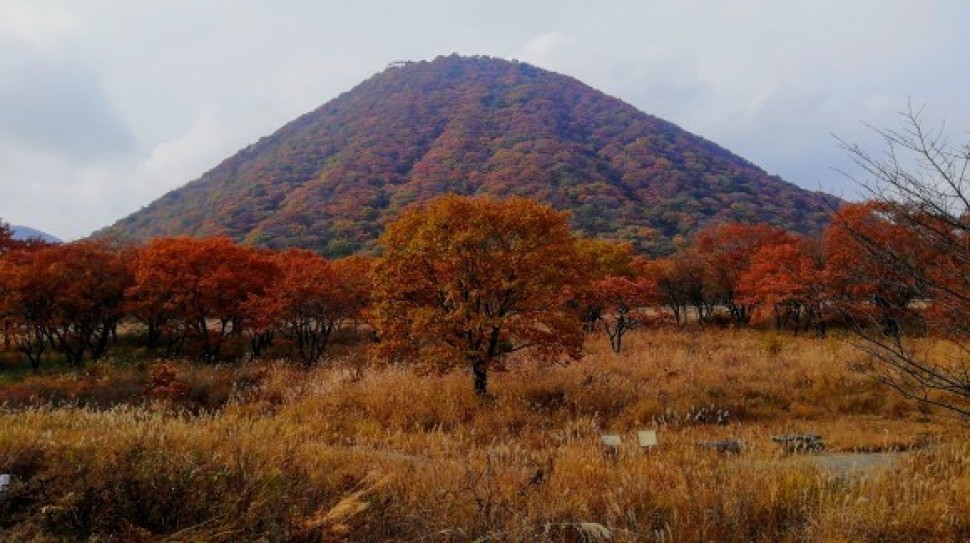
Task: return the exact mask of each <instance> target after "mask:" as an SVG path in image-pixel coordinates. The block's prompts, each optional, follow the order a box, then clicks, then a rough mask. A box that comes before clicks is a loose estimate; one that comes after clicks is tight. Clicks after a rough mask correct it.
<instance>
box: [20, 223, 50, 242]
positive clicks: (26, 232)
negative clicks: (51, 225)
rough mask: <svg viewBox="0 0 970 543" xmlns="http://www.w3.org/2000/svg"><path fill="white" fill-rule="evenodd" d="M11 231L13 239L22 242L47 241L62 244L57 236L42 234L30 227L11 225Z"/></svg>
mask: <svg viewBox="0 0 970 543" xmlns="http://www.w3.org/2000/svg"><path fill="white" fill-rule="evenodd" d="M10 230H11V231H12V232H13V239H16V240H20V241H27V240H29V239H35V240H39V241H46V242H47V243H62V242H61V240H60V239H58V238H57V237H55V236H52V235H50V234H48V233H47V232H41V231H40V230H37V229H36V228H31V227H29V226H18V225H16V224H12V225H10Z"/></svg>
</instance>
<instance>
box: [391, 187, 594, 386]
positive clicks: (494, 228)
mask: <svg viewBox="0 0 970 543" xmlns="http://www.w3.org/2000/svg"><path fill="white" fill-rule="evenodd" d="M381 245H382V246H383V248H384V251H385V253H384V258H383V259H382V260H381V262H380V263H379V264H378V267H377V270H376V273H375V278H376V281H377V284H376V285H375V294H376V298H377V308H376V322H377V325H378V327H379V330H380V333H381V335H382V339H384V340H385V342H386V343H385V347H386V349H385V350H386V352H387V353H388V354H392V355H398V354H402V353H403V352H407V353H409V354H415V355H418V356H422V355H424V356H427V355H428V354H429V353H434V360H432V363H434V364H438V365H441V364H444V366H445V367H447V366H449V365H454V364H466V363H469V362H473V363H474V362H476V361H479V362H481V361H485V362H491V361H493V360H495V359H496V358H497V357H498V356H500V355H502V354H504V353H509V352H513V351H516V350H519V349H524V348H532V349H533V350H534V352H535V353H536V354H537V355H538V356H542V357H545V358H554V357H557V356H559V355H562V354H570V355H574V356H578V355H579V350H580V346H581V343H582V333H581V329H580V323H579V319H578V317H577V315H576V314H575V312H574V311H572V310H570V308H568V307H567V302H568V301H570V299H571V298H572V296H573V295H574V294H575V293H577V292H578V290H579V289H580V288H581V287H582V286H583V285H584V283H585V281H586V271H585V270H584V269H583V266H582V259H581V258H580V254H579V252H578V250H577V247H576V243H575V240H574V238H573V236H572V235H571V234H570V232H569V229H568V226H567V222H566V216H565V215H564V214H563V213H559V212H556V211H554V210H553V209H552V208H550V207H547V206H544V205H541V204H538V203H535V202H532V201H529V200H525V199H522V198H512V199H509V200H505V201H499V200H494V199H489V198H461V197H457V196H445V197H442V198H439V199H437V200H434V201H432V202H430V203H428V204H425V205H422V206H418V207H413V208H411V209H409V210H407V211H405V212H404V213H403V214H402V216H401V217H400V218H399V219H398V220H397V221H395V222H393V223H391V224H390V225H388V227H387V230H386V231H385V233H384V235H383V236H382V238H381ZM422 351H423V352H422Z"/></svg>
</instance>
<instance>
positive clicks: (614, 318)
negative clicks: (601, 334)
mask: <svg viewBox="0 0 970 543" xmlns="http://www.w3.org/2000/svg"><path fill="white" fill-rule="evenodd" d="M592 290H593V293H594V297H595V299H596V300H597V301H598V302H599V305H600V307H601V308H602V312H601V313H600V316H599V319H600V320H601V321H602V322H603V328H604V329H605V330H606V335H607V336H609V338H610V347H611V348H612V349H613V352H616V353H619V352H620V351H621V350H623V336H624V335H625V334H626V332H627V331H629V330H630V329H631V328H633V327H634V326H636V324H637V322H638V321H640V320H641V319H642V318H644V317H645V315H644V314H642V313H641V311H642V310H643V309H644V308H646V307H647V306H650V305H652V304H653V303H654V301H655V300H656V299H657V294H656V285H655V284H654V281H653V279H652V278H650V277H648V276H638V277H634V278H630V277H623V276H617V275H608V276H606V277H603V278H602V279H597V280H596V281H594V282H593V286H592Z"/></svg>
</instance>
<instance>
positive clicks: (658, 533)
mask: <svg viewBox="0 0 970 543" xmlns="http://www.w3.org/2000/svg"><path fill="white" fill-rule="evenodd" d="M589 351H590V354H589V356H587V357H586V359H585V360H583V361H582V362H579V363H574V364H570V365H567V366H548V367H536V366H534V365H531V364H530V363H529V362H528V361H527V360H525V359H519V360H511V361H509V364H508V366H509V370H510V371H508V372H505V373H497V374H495V375H494V376H493V378H492V383H491V385H492V397H491V398H490V399H488V400H487V401H485V402H482V401H480V400H479V399H478V398H476V397H475V395H474V394H473V392H472V386H471V378H470V376H468V375H465V374H463V373H461V372H456V373H453V374H449V375H445V376H440V377H439V376H424V375H419V374H416V373H414V372H413V371H412V370H410V369H408V368H401V367H391V368H365V369H364V370H363V371H361V370H360V367H361V360H360V358H361V356H363V355H359V354H358V355H354V356H348V357H347V358H345V359H341V360H335V361H333V362H332V363H331V364H329V365H327V366H325V367H323V368H320V369H317V370H313V371H310V372H304V371H300V370H296V369H293V368H292V367H291V366H289V365H285V364H277V365H273V366H271V368H270V369H269V370H267V371H264V372H263V373H261V374H260V378H259V380H258V383H256V384H253V382H252V380H243V381H242V383H243V384H240V385H238V387H239V390H236V391H234V392H232V393H231V394H229V396H230V398H231V399H230V400H229V401H228V403H227V404H226V405H225V406H224V407H222V408H221V409H219V410H218V411H214V412H207V411H205V410H202V411H199V410H186V409H185V408H184V407H180V405H181V404H180V403H179V400H178V398H177V397H175V396H170V397H166V396H165V395H164V394H160V395H156V397H155V398H154V399H153V400H152V401H149V402H130V401H127V400H124V399H121V400H119V401H118V402H117V404H116V405H114V406H113V407H106V406H105V404H104V403H103V402H102V403H99V404H96V405H94V404H91V405H88V406H85V407H71V406H65V407H53V406H49V405H37V406H30V404H29V403H26V404H25V403H22V404H19V405H20V407H18V408H7V409H6V410H5V411H3V412H2V413H0V471H2V472H6V473H12V474H13V475H14V476H15V481H14V483H13V484H12V485H11V486H10V488H9V489H8V490H7V491H6V492H5V493H3V494H0V536H2V537H4V538H6V539H9V540H24V541H28V540H40V541H43V540H64V539H66V540H88V539H98V540H116V541H164V540H173V541H340V540H347V541H386V540H389V541H474V540H479V541H594V540H606V539H610V540H612V541H818V540H828V541H862V540H883V541H892V540H898V541H914V540H922V541H926V540H939V541H945V540H953V541H959V540H964V539H967V538H970V493H968V490H970V460H968V458H970V444H967V443H966V441H965V440H964V439H962V438H961V432H962V431H963V430H964V428H963V427H961V426H959V425H956V424H955V423H952V422H949V421H945V420H941V419H939V418H938V417H937V416H936V415H935V414H932V413H926V412H923V411H921V410H919V409H916V408H914V407H912V406H910V405H908V404H906V403H905V402H902V401H901V400H899V399H898V398H896V397H895V396H893V395H892V394H891V393H888V392H887V391H886V390H885V389H883V388H882V387H881V386H879V384H878V383H877V382H876V381H875V380H874V378H873V377H872V376H871V374H870V373H869V372H868V371H866V370H867V362H866V360H865V358H864V357H863V356H862V355H860V354H859V351H857V350H856V349H854V348H853V347H852V346H851V345H849V344H848V343H847V342H846V341H845V340H844V339H840V338H831V339H827V340H814V339H807V338H794V337H791V336H778V335H774V334H771V333H761V332H756V331H713V332H712V331H706V332H703V333H701V332H692V331H652V332H642V333H636V334H631V335H630V336H629V343H628V348H627V350H626V351H625V352H624V353H623V354H621V355H614V354H612V353H611V352H610V351H609V348H608V345H606V344H605V342H603V341H602V340H599V339H597V340H594V341H593V342H591V344H590V346H589ZM225 371H227V372H228V371H233V372H240V371H241V372H242V373H244V374H245V373H246V372H247V371H254V370H240V369H230V368H227V369H226V370H225ZM170 377H171V379H169V382H168V386H170V387H172V388H171V390H175V391H178V390H191V389H192V387H196V388H198V387H200V386H201V385H199V383H198V381H199V380H205V379H208V380H210V381H214V382H219V383H223V382H225V381H226V379H224V378H218V376H215V375H213V374H212V373H199V372H198V371H197V370H195V369H193V368H191V367H189V366H177V367H176V368H175V371H174V376H170ZM104 379H106V380H107V381H108V382H110V379H111V375H106V376H104ZM172 379H174V382H175V384H181V385H182V387H179V386H173V383H172V382H171V381H172ZM230 381H231V380H230ZM166 390H169V389H166ZM198 413H201V414H198ZM645 427H654V428H657V429H658V433H659V437H660V442H661V443H660V446H659V447H658V448H656V449H654V450H649V451H644V450H640V449H639V448H638V447H637V446H636V445H635V434H634V432H635V431H636V430H638V429H641V428H645ZM787 431H813V432H818V433H821V434H822V435H823V436H824V437H825V440H826V442H827V444H828V445H829V446H830V448H833V449H838V450H846V451H848V450H893V449H899V450H902V449H912V450H908V451H907V452H905V453H902V454H901V455H900V456H899V458H898V459H897V460H896V462H895V463H894V464H893V465H892V466H891V467H889V468H882V469H876V470H873V471H870V472H866V473H864V474H860V475H850V476H846V475H844V474H833V473H829V472H827V471H825V470H824V469H821V468H819V467H818V466H816V465H815V464H814V463H813V462H812V461H811V460H810V459H806V458H803V457H801V456H787V455H784V454H782V452H781V451H780V450H779V449H778V448H777V447H776V446H775V445H774V444H773V443H772V442H771V440H770V436H771V435H772V434H774V433H779V432H787ZM606 432H609V433H617V434H620V435H621V436H622V439H623V443H622V445H621V447H620V449H619V451H618V453H617V454H615V455H607V454H604V452H603V450H602V447H601V445H600V441H599V438H600V435H601V434H602V433H606ZM721 438H735V439H738V440H741V441H743V442H744V443H745V448H744V450H743V452H742V453H741V454H738V455H721V454H718V453H716V452H713V451H709V450H706V449H703V448H700V447H698V446H697V443H698V442H699V441H701V440H707V439H721Z"/></svg>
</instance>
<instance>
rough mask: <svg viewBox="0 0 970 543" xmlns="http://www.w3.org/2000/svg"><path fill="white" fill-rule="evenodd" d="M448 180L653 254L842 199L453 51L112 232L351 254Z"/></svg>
mask: <svg viewBox="0 0 970 543" xmlns="http://www.w3.org/2000/svg"><path fill="white" fill-rule="evenodd" d="M446 193H457V194H463V195H474V194H488V195H492V196H500V197H502V196H509V195H523V196H527V197H529V198H534V199H537V200H540V201H542V202H544V203H547V204H550V205H552V206H553V207H555V208H557V209H560V210H569V211H571V213H572V226H573V228H574V229H576V230H578V231H579V232H580V233H582V234H584V235H588V236H598V237H604V238H610V239H617V240H624V241H629V242H632V243H634V244H635V245H636V248H637V249H638V250H639V251H640V252H646V253H651V254H663V253H669V252H671V251H672V250H673V249H674V247H675V245H674V244H675V242H676V241H678V240H680V239H681V237H687V238H689V237H691V236H692V235H693V234H694V233H696V232H697V230H698V229H699V228H701V227H703V226H706V225H708V224H711V223H713V222H726V221H740V222H749V223H754V222H766V223H770V224H772V225H775V226H778V227H781V228H784V229H787V230H793V231H796V232H799V233H803V234H815V233H818V232H819V231H821V229H822V228H823V227H824V225H825V223H826V221H827V212H828V211H831V208H832V207H833V206H835V205H837V204H836V202H837V200H836V199H834V198H833V197H829V196H824V195H821V194H818V193H811V192H808V191H805V190H802V189H800V188H798V187H796V186H794V185H792V184H790V183H787V182H785V181H783V180H781V179H780V178H778V177H774V176H769V175H767V174H766V173H765V172H763V171H762V170H760V169H759V168H757V167H756V166H754V165H752V164H751V163H749V162H747V161H745V160H744V159H742V158H739V157H737V156H735V155H733V154H731V153H730V152H728V151H726V150H725V149H723V148H721V147H719V146H717V145H716V144H714V143H711V142H709V141H707V140H704V139H703V138H700V137H698V136H695V135H693V134H690V133H688V132H685V131H683V130H681V129H680V128H678V127H677V126H675V125H673V124H671V123H669V122H666V121H664V120H661V119H658V118H656V117H653V116H650V115H647V114H645V113H643V112H641V111H638V110H637V109H636V108H634V107H632V106H630V105H629V104H626V103H624V102H622V101H620V100H618V99H616V98H612V97H609V96H607V95H605V94H603V93H601V92H598V91H596V90H594V89H592V88H590V87H588V86H586V85H584V84H583V83H581V82H579V81H577V80H575V79H573V78H570V77H566V76H563V75H560V74H556V73H552V72H548V71H545V70H542V69H539V68H536V67H533V66H530V65H528V64H525V63H520V62H507V61H504V60H499V59H494V58H488V57H471V58H468V57H459V56H450V57H439V58H437V59H435V60H434V61H431V62H409V63H403V64H399V65H394V66H391V67H389V68H388V69H387V70H386V71H384V72H382V73H379V74H377V75H375V76H373V77H372V78H370V79H368V80H366V81H364V82H363V83H361V84H360V85H358V86H357V87H355V88H354V89H353V90H351V91H350V92H347V93H345V94H342V95H341V96H339V97H338V98H336V99H334V100H331V101H330V102H328V103H326V104H324V105H323V106H321V107H320V108H319V109H317V110H315V111H313V112H310V113H307V114H306V115H303V116H302V117H300V118H298V119H296V120H295V121H293V122H291V123H289V124H287V125H286V126H284V127H283V128H281V129H280V130H279V131H277V132H276V133H274V134H273V135H271V136H269V137H266V138H263V139H261V140H259V141H258V142H257V143H255V144H253V145H251V146H249V147H247V148H245V149H243V150H242V151H240V152H239V153H237V154H236V155H235V156H233V157H231V158H229V159H227V160H225V161H224V162H223V163H222V164H220V165H218V166H217V167H215V168H214V169H212V170H211V171H209V172H207V173H206V174H204V175H203V176H202V177H201V178H200V179H198V180H196V181H193V182H192V183H189V184H188V185H186V186H184V187H182V188H180V189H178V190H175V191H172V192H170V193H168V194H167V195H165V196H163V197H162V198H160V199H159V200H157V201H155V202H153V203H151V204H150V205H148V206H147V207H145V208H144V209H142V210H141V211H139V212H137V213H134V214H132V215H131V216H129V217H127V218H125V219H122V220H121V221H119V222H118V223H116V224H115V225H114V226H112V227H110V228H108V229H105V230H103V231H102V232H100V235H117V236H122V237H130V238H136V239H140V240H147V239H149V238H152V237H158V236H176V235H190V236H216V235H225V236H228V237H230V238H231V239H233V240H235V241H237V242H246V243H250V244H254V245H257V246H263V247H269V248H274V249H282V248H287V247H300V248H305V249H312V250H315V251H317V252H320V253H322V254H324V255H326V256H342V255H347V254H350V253H353V252H356V251H373V250H374V249H375V242H376V239H377V237H378V235H379V234H380V232H381V231H382V230H383V225H384V223H385V222H386V221H388V220H389V219H392V218H394V217H395V216H397V214H398V212H399V211H400V210H401V209H403V208H404V207H405V206H407V205H408V204H410V203H412V202H415V201H424V200H428V199H431V198H433V197H436V196H440V195H442V194H446Z"/></svg>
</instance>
